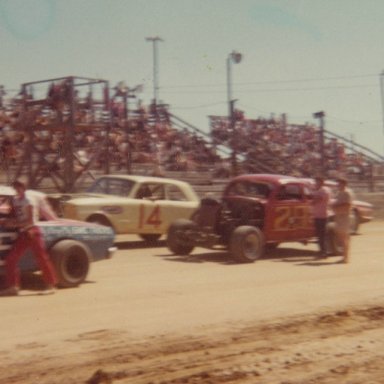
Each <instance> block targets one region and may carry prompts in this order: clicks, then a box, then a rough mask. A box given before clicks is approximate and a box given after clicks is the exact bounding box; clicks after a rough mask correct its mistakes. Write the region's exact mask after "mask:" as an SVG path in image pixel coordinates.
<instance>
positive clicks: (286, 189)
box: [267, 182, 311, 242]
mask: <svg viewBox="0 0 384 384" xmlns="http://www.w3.org/2000/svg"><path fill="white" fill-rule="evenodd" d="M271 203H272V204H271V206H270V210H271V211H272V212H271V216H270V223H269V228H268V233H267V238H268V241H275V242H284V241H295V240H298V239H302V238H303V237H304V236H305V233H306V231H307V229H308V225H309V221H310V220H311V212H310V207H309V204H308V202H307V200H306V199H305V197H304V192H303V188H302V185H301V184H300V183H295V182H290V183H287V184H283V185H280V186H279V189H278V190H277V191H276V194H275V196H274V201H273V202H271Z"/></svg>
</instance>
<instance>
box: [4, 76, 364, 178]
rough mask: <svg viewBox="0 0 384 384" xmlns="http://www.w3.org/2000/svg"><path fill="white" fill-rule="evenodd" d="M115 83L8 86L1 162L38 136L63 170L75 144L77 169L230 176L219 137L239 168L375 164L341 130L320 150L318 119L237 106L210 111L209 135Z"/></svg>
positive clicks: (289, 170) (11, 160)
mask: <svg viewBox="0 0 384 384" xmlns="http://www.w3.org/2000/svg"><path fill="white" fill-rule="evenodd" d="M114 90H115V93H114V94H112V95H111V96H109V94H110V93H111V92H110V90H109V89H102V90H101V93H100V94H101V95H102V96H101V98H99V99H98V100H97V99H96V98H95V97H94V95H93V94H92V92H90V91H89V92H86V93H85V94H84V95H82V94H81V93H80V92H78V91H76V90H73V89H71V88H70V83H68V81H67V80H65V79H64V80H63V81H61V82H56V83H51V84H49V85H48V87H47V90H46V94H45V96H44V97H43V98H37V97H34V95H33V92H32V91H30V92H26V91H25V90H24V94H19V95H17V96H15V97H13V98H10V99H9V100H7V101H5V100H4V97H3V96H4V95H3V94H2V95H1V104H0V156H1V164H2V168H3V169H6V168H7V167H11V166H12V165H17V164H20V163H21V162H22V161H23V158H24V155H27V157H29V158H30V156H31V153H29V152H31V146H30V145H31V141H32V144H33V150H32V155H33V157H32V161H34V162H35V163H36V164H38V166H39V167H40V168H41V170H45V172H46V174H48V173H51V172H57V173H60V172H61V171H62V169H63V168H64V167H65V161H66V153H67V151H69V150H70V151H71V152H72V153H73V154H74V157H75V171H77V172H82V171H84V170H92V169H100V170H102V169H103V167H104V166H105V164H106V163H107V162H108V163H109V164H110V170H111V171H113V170H124V169H129V168H130V167H131V166H132V165H133V164H148V165H151V166H152V170H153V172H154V173H156V174H163V172H166V171H201V170H207V169H216V170H218V174H220V175H223V176H230V175H231V165H232V163H231V159H229V158H223V157H220V156H219V155H218V152H217V147H218V146H219V145H225V146H227V147H228V148H230V149H231V150H232V149H233V150H234V151H233V153H236V154H237V155H238V164H239V167H240V169H239V170H240V172H260V171H265V172H271V173H280V174H289V175H296V176H304V177H307V176H312V175H313V173H314V170H319V169H320V168H321V167H322V166H323V165H324V167H325V169H326V171H327V174H328V176H330V177H333V176H334V175H336V174H339V173H343V174H346V173H353V174H356V175H358V176H359V177H361V178H363V177H365V176H367V173H368V172H369V171H370V162H369V161H367V158H366V157H365V156H364V155H363V154H362V153H360V152H358V151H352V150H351V148H349V147H347V146H346V144H345V142H343V141H342V140H339V139H338V138H336V137H331V136H329V135H326V136H325V139H324V145H323V153H324V157H322V156H321V140H320V130H319V128H318V127H317V126H315V125H314V124H309V123H308V124H302V125H298V124H288V122H287V119H286V116H285V115H282V116H281V117H278V118H277V117H274V116H272V117H270V118H267V119H266V118H258V119H247V118H245V116H244V113H243V112H241V111H235V114H234V123H233V127H232V126H231V125H230V124H229V121H228V118H227V117H222V116H210V127H211V135H210V139H209V140H207V139H206V138H203V137H202V136H201V135H198V134H197V133H196V131H193V130H190V129H187V128H186V127H185V128H183V127H182V128H176V127H175V126H174V125H173V123H172V119H171V116H170V114H169V112H168V108H167V106H166V105H154V104H151V105H149V106H145V105H143V104H142V103H141V102H140V101H138V100H137V99H135V105H134V106H132V105H130V104H128V101H129V100H128V98H127V97H124V96H126V95H124V94H121V93H119V91H118V90H116V88H114ZM72 97H73V98H74V99H72ZM131 104H132V103H131ZM72 111H74V113H72ZM71 126H73V127H74V129H73V130H72V129H70V128H69V127H71ZM31 128H32V129H31ZM31 132H32V133H31ZM232 161H233V159H232Z"/></svg>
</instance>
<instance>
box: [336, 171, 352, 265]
mask: <svg viewBox="0 0 384 384" xmlns="http://www.w3.org/2000/svg"><path fill="white" fill-rule="evenodd" d="M347 184H348V182H347V179H345V178H339V179H338V188H339V192H338V194H337V196H336V199H335V201H334V202H333V204H332V208H333V211H334V212H335V231H336V235H337V237H338V240H339V241H340V243H341V244H342V246H343V260H342V261H343V262H344V263H348V262H349V244H350V231H351V227H350V214H351V209H352V201H353V192H352V191H351V190H350V189H349V188H347Z"/></svg>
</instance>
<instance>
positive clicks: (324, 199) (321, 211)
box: [312, 176, 331, 259]
mask: <svg viewBox="0 0 384 384" xmlns="http://www.w3.org/2000/svg"><path fill="white" fill-rule="evenodd" d="M315 183H316V184H315V191H314V193H313V202H312V205H313V218H314V224H315V231H316V236H317V238H318V243H319V256H318V257H317V258H320V259H323V258H326V257H327V250H326V246H325V233H326V227H327V219H328V216H329V204H330V198H331V194H330V192H329V190H328V188H327V187H325V186H324V179H323V178H322V177H320V176H319V177H316V178H315Z"/></svg>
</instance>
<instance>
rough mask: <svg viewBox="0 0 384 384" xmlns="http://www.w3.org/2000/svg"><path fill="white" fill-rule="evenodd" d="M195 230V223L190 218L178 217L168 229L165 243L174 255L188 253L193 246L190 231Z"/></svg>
mask: <svg viewBox="0 0 384 384" xmlns="http://www.w3.org/2000/svg"><path fill="white" fill-rule="evenodd" d="M196 230H197V225H196V223H195V222H194V221H192V220H187V219H178V220H176V221H174V222H173V223H172V224H171V226H170V227H169V230H168V237H167V245H168V248H169V250H170V251H171V252H172V253H174V254H175V255H189V254H190V253H191V252H192V251H193V248H194V245H193V243H192V240H191V238H192V236H191V233H192V232H193V231H196Z"/></svg>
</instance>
